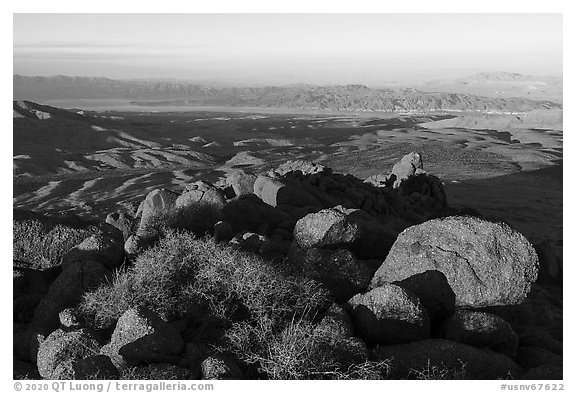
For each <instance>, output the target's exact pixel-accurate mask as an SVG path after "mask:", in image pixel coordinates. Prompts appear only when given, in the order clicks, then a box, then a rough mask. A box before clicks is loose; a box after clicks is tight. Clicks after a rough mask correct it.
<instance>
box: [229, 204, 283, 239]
mask: <svg viewBox="0 0 576 393" xmlns="http://www.w3.org/2000/svg"><path fill="white" fill-rule="evenodd" d="M222 220H223V221H226V222H228V223H230V225H232V229H233V232H234V233H239V232H242V231H250V232H256V233H259V234H262V235H266V234H267V233H263V232H268V231H270V229H272V228H277V227H280V226H281V225H283V224H285V223H289V222H292V221H293V220H292V218H291V217H290V216H289V215H288V214H286V213H284V212H282V211H281V210H278V209H275V208H273V207H272V206H270V205H268V204H266V203H264V202H262V200H261V199H260V198H258V197H257V196H256V195H254V194H248V195H242V196H240V197H238V198H235V199H233V200H232V201H230V202H228V204H227V205H226V206H225V207H224V209H223V210H222Z"/></svg>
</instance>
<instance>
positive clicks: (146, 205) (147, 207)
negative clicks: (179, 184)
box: [136, 188, 179, 230]
mask: <svg viewBox="0 0 576 393" xmlns="http://www.w3.org/2000/svg"><path fill="white" fill-rule="evenodd" d="M178 196H179V195H178V194H177V193H175V192H174V191H171V190H168V189H166V188H158V189H155V190H152V191H150V192H149V193H148V194H147V195H146V198H144V200H143V201H142V203H140V206H138V210H137V211H136V217H137V218H138V217H139V218H140V224H139V225H138V228H139V229H140V230H143V229H145V228H146V227H147V226H148V225H149V224H150V222H151V221H152V220H153V219H154V218H155V217H157V216H162V215H166V214H168V213H170V212H172V211H173V210H174V207H175V205H176V199H178Z"/></svg>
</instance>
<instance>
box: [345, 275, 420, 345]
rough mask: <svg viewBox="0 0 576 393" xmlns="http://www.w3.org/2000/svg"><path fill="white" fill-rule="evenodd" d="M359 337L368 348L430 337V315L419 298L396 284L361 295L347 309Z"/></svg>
mask: <svg viewBox="0 0 576 393" xmlns="http://www.w3.org/2000/svg"><path fill="white" fill-rule="evenodd" d="M345 307H346V308H349V309H350V314H351V316H352V323H353V325H354V331H355V332H356V335H357V336H358V337H360V338H362V339H364V340H365V341H366V343H367V344H368V345H375V344H383V345H391V344H399V343H406V342H411V341H417V340H423V339H426V338H429V337H430V322H429V320H428V315H426V311H425V310H424V308H423V307H422V305H421V303H420V301H419V300H418V298H416V297H415V296H414V295H412V294H410V293H408V292H407V291H406V290H404V289H402V288H401V287H399V286H397V285H394V284H385V285H383V286H381V287H378V288H375V289H373V290H371V291H369V292H366V293H364V294H358V295H356V296H354V297H353V298H352V299H350V300H349V301H348V302H347V303H346V305H345Z"/></svg>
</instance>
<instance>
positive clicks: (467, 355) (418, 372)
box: [374, 339, 521, 379]
mask: <svg viewBox="0 0 576 393" xmlns="http://www.w3.org/2000/svg"><path fill="white" fill-rule="evenodd" d="M374 352H375V355H376V357H377V359H380V360H388V361H389V362H390V368H391V372H390V378H392V379H508V378H510V377H516V376H518V375H519V374H520V373H521V369H520V367H518V365H517V364H516V363H515V362H513V361H512V360H510V358H509V357H508V356H505V355H502V354H499V353H495V352H492V351H489V350H482V349H479V348H474V347H471V346H469V345H466V344H461V343H457V342H454V341H448V340H443V339H430V340H423V341H418V342H413V343H409V344H403V345H390V346H381V347H378V348H377V349H376V350H375V351H374Z"/></svg>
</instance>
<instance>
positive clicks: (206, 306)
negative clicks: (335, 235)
mask: <svg viewBox="0 0 576 393" xmlns="http://www.w3.org/2000/svg"><path fill="white" fill-rule="evenodd" d="M329 304H330V299H329V298H328V295H327V293H326V292H325V291H323V290H322V289H321V288H320V286H319V284H318V283H316V282H314V281H312V280H309V279H305V278H302V277H298V276H294V275H292V274H290V273H289V272H287V271H283V270H282V269H281V268H279V267H273V266H271V265H269V264H268V263H267V262H266V261H264V260H263V259H261V258H260V257H258V256H257V255H255V254H251V253H246V252H242V251H239V250H236V249H234V248H232V247H230V246H226V245H221V244H217V243H215V242H214V240H213V239H211V238H196V237H195V236H194V235H192V234H189V233H184V232H175V231H168V232H167V235H166V236H165V237H164V238H163V239H162V240H161V241H160V242H159V244H157V245H156V246H155V247H153V248H151V249H149V250H147V251H145V252H144V253H142V254H141V255H139V256H138V257H137V259H136V260H135V262H134V264H133V266H131V267H130V268H128V269H127V270H123V271H120V272H118V273H117V274H116V276H115V278H114V280H113V281H112V282H111V283H109V284H108V285H104V286H101V287H100V288H98V289H96V290H95V291H92V292H89V293H87V294H85V296H84V298H83V300H82V302H81V304H80V306H79V310H80V312H81V314H82V315H83V316H84V317H85V318H86V319H87V320H88V321H89V322H90V323H91V325H92V326H93V327H95V328H98V329H107V328H111V327H112V326H113V325H114V324H115V322H116V321H117V320H118V318H120V316H121V315H122V313H124V311H126V310H127V309H128V308H130V307H136V306H145V307H148V308H149V309H151V310H153V311H155V312H157V313H158V314H159V315H160V316H161V317H162V318H164V319H167V320H172V319H176V318H178V317H180V316H183V315H185V314H192V315H196V316H206V314H209V315H213V316H217V317H219V318H223V319H225V320H228V321H236V320H251V321H258V320H261V319H267V320H270V321H271V322H272V323H274V324H282V323H284V322H285V321H286V320H290V319H291V318H292V317H294V316H297V317H300V316H303V315H305V314H310V315H312V314H316V313H317V312H318V311H319V310H321V309H323V308H326V307H327V306H328V305H329Z"/></svg>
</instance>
